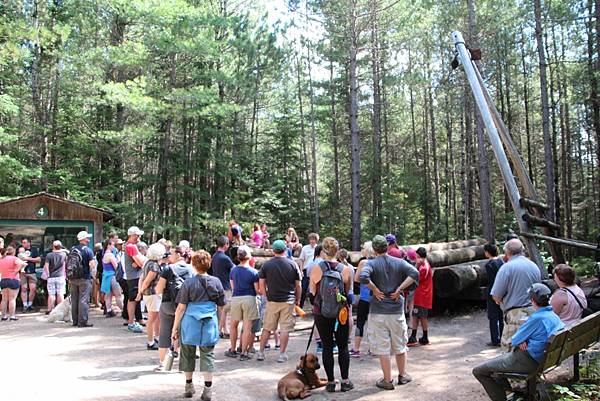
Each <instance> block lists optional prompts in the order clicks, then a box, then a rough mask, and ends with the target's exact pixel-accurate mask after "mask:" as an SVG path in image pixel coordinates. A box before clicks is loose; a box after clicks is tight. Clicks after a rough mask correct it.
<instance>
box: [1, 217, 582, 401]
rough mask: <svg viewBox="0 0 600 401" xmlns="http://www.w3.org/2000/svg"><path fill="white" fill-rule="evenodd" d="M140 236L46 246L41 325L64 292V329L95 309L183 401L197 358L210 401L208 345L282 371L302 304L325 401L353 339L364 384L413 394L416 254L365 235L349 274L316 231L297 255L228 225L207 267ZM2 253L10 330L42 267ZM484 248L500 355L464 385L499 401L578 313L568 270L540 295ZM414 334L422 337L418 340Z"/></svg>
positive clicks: (429, 285)
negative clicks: (152, 353) (180, 391)
mask: <svg viewBox="0 0 600 401" xmlns="http://www.w3.org/2000/svg"><path fill="white" fill-rule="evenodd" d="M143 235H144V232H143V231H142V230H141V229H140V228H138V227H136V226H132V227H130V228H129V229H128V230H127V239H126V240H125V241H124V240H122V239H120V238H118V236H117V235H116V234H111V235H110V236H109V237H108V238H107V239H106V240H105V241H104V242H103V243H102V244H97V245H96V247H95V252H93V251H92V249H91V247H90V244H89V241H90V238H91V234H89V233H87V232H85V231H82V232H80V233H78V234H77V241H78V244H77V245H75V246H74V247H72V248H71V249H69V250H67V249H64V248H63V246H62V244H61V243H60V241H54V243H53V244H52V251H51V252H50V253H48V254H47V255H46V257H45V258H44V263H43V273H42V278H43V279H44V280H45V281H46V283H47V284H46V285H47V294H48V299H47V312H46V313H51V311H52V309H53V308H55V307H56V306H57V305H59V304H61V303H62V302H63V299H64V296H65V293H66V289H67V284H68V287H69V292H70V296H71V308H72V309H71V311H72V322H73V326H77V327H81V328H85V327H92V326H93V324H92V323H91V322H90V321H89V316H90V315H89V308H90V300H92V301H93V300H98V302H102V309H103V313H104V315H105V316H106V318H114V317H116V316H118V315H119V314H120V316H121V317H122V318H123V319H124V320H125V323H124V325H126V326H127V330H128V331H130V332H132V333H143V332H144V331H145V333H146V349H148V350H158V357H157V366H156V368H155V371H157V372H160V371H165V370H170V369H171V365H172V361H173V359H174V358H179V369H180V370H181V371H183V372H184V374H185V380H186V383H185V390H184V395H185V397H192V396H193V395H194V394H195V388H194V384H193V381H192V378H193V372H194V371H195V370H196V360H197V359H199V368H200V372H201V373H202V375H203V380H204V387H203V392H202V395H201V399H202V400H210V399H211V396H212V381H213V372H214V366H215V364H214V361H215V353H214V348H215V345H216V344H217V343H218V341H219V340H224V341H228V342H229V347H228V348H227V350H226V351H225V354H224V356H225V357H229V358H236V359H239V361H242V362H245V361H250V360H252V359H255V360H256V361H258V362H260V361H265V359H266V354H265V351H266V349H268V348H271V345H270V343H269V340H270V337H271V336H273V337H274V339H275V343H274V345H273V346H274V348H275V350H277V351H278V356H277V358H276V361H277V362H278V363H285V362H287V361H288V360H289V357H288V354H287V346H288V342H289V336H290V333H291V332H293V330H294V328H295V325H296V318H297V316H298V315H300V316H303V315H304V313H305V312H304V309H303V308H304V307H305V304H306V300H308V301H309V302H310V305H311V308H310V310H311V312H312V315H313V318H314V328H313V330H314V337H315V342H316V348H317V352H319V353H322V361H323V366H324V369H325V373H326V376H327V385H326V386H325V389H326V391H328V392H334V391H336V388H337V384H336V380H335V375H334V364H335V357H334V356H335V355H336V354H337V362H338V364H339V369H340V374H341V380H340V382H339V385H340V388H339V389H340V391H342V392H346V391H350V390H352V389H353V388H354V384H353V383H352V381H351V379H350V377H349V375H350V369H349V367H350V362H351V358H361V356H362V354H361V345H362V342H363V338H364V337H365V336H366V337H367V338H368V351H367V352H368V353H369V354H371V355H373V356H376V357H378V358H379V362H380V365H381V370H382V378H381V379H380V380H378V381H377V382H376V383H375V385H376V386H377V387H378V388H381V389H384V390H393V389H394V387H395V385H396V384H397V385H404V384H407V383H409V382H411V380H412V378H411V376H410V375H409V374H408V372H407V357H406V356H407V348H408V347H411V346H426V345H428V344H429V343H430V340H429V323H428V314H429V311H430V310H431V309H432V306H433V305H432V303H433V290H434V289H433V273H434V272H433V269H432V268H431V266H430V265H429V262H428V261H427V250H426V249H425V248H423V247H420V248H418V249H412V248H406V249H403V248H402V247H400V246H398V244H397V243H396V238H395V236H394V235H393V234H388V235H386V236H381V235H376V236H375V237H373V239H372V240H371V241H367V242H365V243H364V244H363V247H362V251H361V255H362V257H361V259H360V261H359V262H358V265H357V267H356V268H355V267H354V266H353V265H352V264H351V263H349V261H348V259H349V254H348V252H347V251H346V250H345V249H342V248H341V247H340V245H339V243H338V241H337V240H336V239H335V238H333V237H326V238H324V239H323V240H322V241H321V239H320V236H319V235H318V234H317V233H310V234H309V235H308V237H307V238H308V244H306V245H304V246H302V244H301V243H300V240H299V237H298V235H297V234H296V231H295V230H294V229H293V228H289V229H288V230H287V233H286V235H285V237H284V238H283V239H277V240H275V241H273V242H272V243H271V241H270V239H269V238H270V235H269V233H268V232H267V230H266V226H265V225H262V226H261V225H259V224H256V225H255V226H254V229H253V232H252V233H251V234H250V236H249V237H247V238H246V240H244V239H243V238H244V236H243V230H242V228H241V226H240V225H238V224H237V223H236V222H235V221H232V222H231V223H230V224H229V229H228V231H227V233H225V235H221V236H219V237H218V238H216V240H215V245H216V251H215V252H214V253H213V255H211V254H210V253H208V252H206V251H204V250H199V251H194V250H193V249H192V248H191V246H190V243H189V242H188V241H186V240H182V241H180V242H179V243H178V245H177V246H174V245H173V243H172V242H171V241H168V240H166V239H161V240H159V241H157V242H156V243H153V244H151V245H149V246H148V245H146V244H145V243H144V242H142V241H141V238H142V236H143ZM259 248H262V249H272V252H273V255H274V256H273V257H272V258H270V259H268V260H267V261H266V262H264V263H263V264H262V266H261V267H260V269H258V270H257V269H255V263H256V260H255V258H254V257H253V252H256V249H259ZM0 249H1V257H0V277H1V280H0V288H1V290H2V304H1V311H2V318H1V319H2V321H7V320H11V321H16V320H17V317H16V313H15V309H16V298H17V296H18V292H19V290H21V299H22V302H23V308H24V311H25V312H26V311H29V310H31V308H32V307H33V300H34V296H35V288H36V285H37V276H36V275H35V268H36V263H40V260H41V258H40V255H39V253H38V252H37V251H36V250H34V249H32V247H31V244H30V242H29V240H28V239H26V238H23V240H22V241H21V246H20V247H19V248H18V249H15V248H14V247H12V246H6V247H5V246H4V244H3V243H1V242H0ZM484 249H485V255H486V257H487V258H488V259H489V262H488V263H487V265H486V267H485V268H486V273H487V277H488V279H489V281H490V285H489V288H488V292H487V297H488V299H487V309H488V318H489V322H490V339H491V341H490V342H489V343H488V345H490V346H493V347H496V346H502V347H503V348H504V349H505V351H506V353H504V354H503V355H502V356H500V357H498V358H496V359H493V360H491V361H488V362H486V363H484V364H481V365H479V366H477V367H475V368H474V369H473V374H474V375H475V377H476V378H477V380H479V381H480V382H481V383H482V385H483V386H484V388H485V390H486V391H487V393H488V395H489V396H490V398H491V399H492V400H505V399H506V392H505V390H507V389H508V388H509V387H507V383H502V382H499V381H497V380H495V379H494V378H493V374H494V373H495V372H508V371H512V372H529V371H533V370H534V369H535V368H536V367H537V364H538V363H539V360H540V358H541V353H542V352H543V348H544V345H545V343H546V341H547V340H548V338H549V337H550V336H551V335H552V334H553V333H554V332H556V331H557V330H560V329H561V328H563V327H564V325H568V324H572V323H575V322H577V321H578V320H579V319H580V318H581V315H582V311H583V309H585V307H586V306H587V305H586V298H585V295H584V293H583V291H582V290H581V288H579V287H578V286H577V285H576V283H575V273H574V271H573V269H572V268H571V267H569V266H568V265H564V264H563V265H558V266H556V267H555V268H554V279H555V281H556V283H557V285H558V286H559V290H557V291H556V292H555V293H554V294H551V292H550V290H549V289H548V287H546V286H545V285H543V284H541V281H542V277H541V274H540V269H539V268H538V266H537V265H535V264H534V263H533V262H532V261H530V260H529V259H528V258H527V257H526V256H525V255H524V248H523V244H522V243H521V241H520V240H519V239H518V238H509V239H508V240H507V242H506V243H505V245H504V249H503V250H504V255H503V257H502V258H500V257H499V256H498V250H497V248H496V246H495V245H493V244H486V245H485V247H484ZM294 255H299V257H298V258H294V257H293V256H294ZM34 277H35V279H34ZM96 289H97V292H98V294H97V295H96V294H95V292H96ZM32 292H33V296H32ZM353 308H354V309H355V310H356V322H355V323H354V319H353V312H352V309H353ZM419 326H420V328H421V337H419V338H417V336H418V330H419ZM311 338H312V335H311ZM257 340H258V344H257V346H258V349H257V348H256V347H255V343H256V341H257ZM350 345H351V346H352V347H351V348H350ZM392 359H395V363H396V367H397V372H398V374H397V378H396V380H394V378H393V376H392Z"/></svg>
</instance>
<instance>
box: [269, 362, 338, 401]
mask: <svg viewBox="0 0 600 401" xmlns="http://www.w3.org/2000/svg"><path fill="white" fill-rule="evenodd" d="M320 367H321V366H320V365H319V358H318V357H317V356H316V355H315V354H306V356H304V355H302V356H301V357H300V363H299V364H298V366H297V367H296V370H294V371H293V372H290V373H288V374H287V375H285V376H283V377H282V378H281V380H279V383H277V395H279V398H280V399H281V400H290V399H296V398H300V399H303V398H306V397H310V390H312V389H314V388H319V387H324V386H325V385H326V384H327V379H319V376H318V375H317V370H319V368H320Z"/></svg>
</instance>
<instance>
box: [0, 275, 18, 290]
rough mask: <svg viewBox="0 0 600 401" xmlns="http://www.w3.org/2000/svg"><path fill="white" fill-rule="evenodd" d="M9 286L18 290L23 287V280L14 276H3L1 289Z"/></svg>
mask: <svg viewBox="0 0 600 401" xmlns="http://www.w3.org/2000/svg"><path fill="white" fill-rule="evenodd" d="M5 288H9V289H11V290H18V289H19V288H21V282H20V281H19V280H17V279H14V278H3V279H2V280H0V289H5Z"/></svg>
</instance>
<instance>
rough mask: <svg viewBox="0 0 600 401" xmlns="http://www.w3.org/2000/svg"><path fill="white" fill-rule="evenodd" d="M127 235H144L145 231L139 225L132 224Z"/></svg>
mask: <svg viewBox="0 0 600 401" xmlns="http://www.w3.org/2000/svg"><path fill="white" fill-rule="evenodd" d="M127 235H139V236H141V235H144V232H143V231H142V230H140V229H139V228H138V227H136V226H131V227H129V230H127Z"/></svg>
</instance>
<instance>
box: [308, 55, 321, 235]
mask: <svg viewBox="0 0 600 401" xmlns="http://www.w3.org/2000/svg"><path fill="white" fill-rule="evenodd" d="M306 62H307V64H308V88H309V91H310V154H311V173H312V192H311V197H312V204H313V231H315V232H319V231H320V230H319V192H318V190H317V129H316V127H315V109H314V102H315V100H314V91H313V81H312V67H311V63H312V60H311V54H310V44H309V45H308V46H307V60H306Z"/></svg>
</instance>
